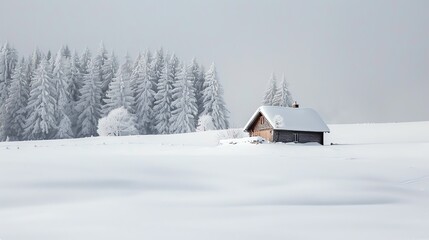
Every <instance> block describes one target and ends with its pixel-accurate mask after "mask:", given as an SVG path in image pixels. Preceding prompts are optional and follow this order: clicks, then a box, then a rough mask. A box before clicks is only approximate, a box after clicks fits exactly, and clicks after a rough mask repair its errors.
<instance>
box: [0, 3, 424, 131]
mask: <svg viewBox="0 0 429 240" xmlns="http://www.w3.org/2000/svg"><path fill="white" fill-rule="evenodd" d="M0 9H1V11H0V42H2V43H4V42H5V41H8V42H9V43H10V44H11V45H13V46H14V47H15V48H17V49H18V51H19V53H20V55H22V54H25V55H27V54H30V53H31V52H32V50H33V49H34V47H36V46H38V47H39V48H40V49H41V50H44V51H46V50H48V49H51V50H52V51H57V49H59V48H60V46H61V45H62V44H68V45H69V46H70V47H71V48H72V49H77V50H78V51H79V52H80V51H82V50H83V49H84V47H86V46H88V47H89V48H90V49H91V50H93V51H96V50H97V48H98V45H99V43H100V41H103V42H104V44H105V45H106V47H107V48H108V49H109V50H114V51H115V52H116V53H117V55H120V56H123V55H125V53H126V52H127V51H128V52H129V53H130V54H131V55H132V56H136V55H137V52H138V51H139V50H145V49H147V48H149V49H157V48H159V47H161V46H162V47H164V49H166V50H168V51H172V52H175V53H176V54H177V55H178V56H179V58H181V59H182V60H191V58H192V57H194V56H195V57H196V58H197V60H198V61H199V62H200V63H203V64H204V65H205V66H207V67H208V66H209V64H210V63H211V62H212V61H214V62H215V63H216V65H217V70H218V73H219V78H220V81H221V82H222V84H223V86H224V88H225V100H226V102H227V105H228V108H229V110H230V111H231V122H232V123H233V125H234V126H236V127H239V126H243V125H244V123H245V122H246V121H247V120H248V118H249V117H250V116H251V114H252V113H253V112H254V111H255V110H256V109H257V107H258V106H259V105H260V103H261V100H262V96H263V93H264V91H265V89H266V87H267V85H268V80H269V77H270V75H271V73H272V72H273V71H274V72H275V73H276V74H277V76H278V78H279V79H280V77H281V75H282V74H283V73H284V74H285V76H286V78H287V80H288V81H289V84H290V90H291V92H292V94H293V96H294V98H295V99H296V100H297V101H298V102H299V103H300V104H301V106H302V107H311V108H314V109H316V110H317V111H319V113H320V114H321V115H322V117H323V118H324V119H325V120H326V122H328V123H355V122H400V121H421V120H429V107H428V103H429V13H428V12H429V1H427V0H421V1H418V0H413V1H410V0H404V1H395V0H389V1H380V0H370V1H363V0H359V1H351V0H347V1H343V0H338V1H333V0H325V1H298V0H297V1H285V0H284V1H268V0H261V1H228V0H213V1H208V0H206V1H203V0H199V1H197V0H195V1H192V0H187V1H185V0H183V1H159V0H154V1H140V0H136V1H131V0H128V1H126V0H120V1H102V0H99V1H96V0H52V1H48V0H45V1H43V0H39V1H37V0H28V1H22V0H0Z"/></svg>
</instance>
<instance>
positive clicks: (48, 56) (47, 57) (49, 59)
mask: <svg viewBox="0 0 429 240" xmlns="http://www.w3.org/2000/svg"><path fill="white" fill-rule="evenodd" d="M51 58H52V53H51V50H48V53H46V60H48V63H49V62H51Z"/></svg>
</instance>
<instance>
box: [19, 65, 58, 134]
mask: <svg viewBox="0 0 429 240" xmlns="http://www.w3.org/2000/svg"><path fill="white" fill-rule="evenodd" d="M55 105H56V100H55V83H54V81H53V80H52V72H51V66H50V64H49V62H48V60H47V59H46V57H44V58H42V61H41V62H40V64H39V67H38V68H37V70H36V74H35V75H34V78H33V80H32V82H31V91H30V97H29V99H28V105H27V114H28V117H27V119H26V123H25V130H24V135H25V138H26V139H29V140H37V139H50V138H52V137H53V136H54V134H55V131H56V126H57V123H56V121H55Z"/></svg>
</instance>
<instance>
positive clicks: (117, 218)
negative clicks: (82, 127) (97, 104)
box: [0, 122, 429, 240]
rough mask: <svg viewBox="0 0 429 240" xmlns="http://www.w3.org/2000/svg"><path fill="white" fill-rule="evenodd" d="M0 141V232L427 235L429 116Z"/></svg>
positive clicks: (15, 239) (13, 235)
mask: <svg viewBox="0 0 429 240" xmlns="http://www.w3.org/2000/svg"><path fill="white" fill-rule="evenodd" d="M330 128H331V131H332V133H331V134H330V135H329V136H327V142H328V143H331V142H333V143H336V144H338V145H332V146H330V145H328V146H317V145H314V144H305V145H301V144H297V145H293V144H292V145H291V144H258V145H255V144H236V145H229V144H226V145H218V138H217V134H218V133H216V132H206V133H193V134H184V135H172V136H134V137H116V138H115V137H110V138H109V137H107V138H88V139H73V140H61V141H57V140H55V141H33V142H5V143H0V239H2V240H20V239H40V240H51V239H52V240H54V239H55V240H57V239H79V240H83V239H91V240H94V239H103V240H110V239H115V240H117V239H148V240H149V239H150V240H156V239H184V240H185V239H186V240H193V239H195V240H197V239H198V240H200V239H204V240H211V239H213V240H219V239H221V240H224V239H231V240H237V239H246V240H253V239H254V240H261V239H269V240H272V239H282V240H284V239H377V240H378V239H389V240H393V239H419V240H422V239H429V122H420V123H401V124H399V123H398V124H362V125H331V126H330Z"/></svg>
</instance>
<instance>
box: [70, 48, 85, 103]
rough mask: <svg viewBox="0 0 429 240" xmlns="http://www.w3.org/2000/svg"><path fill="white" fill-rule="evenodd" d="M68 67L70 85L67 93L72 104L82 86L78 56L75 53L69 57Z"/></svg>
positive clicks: (75, 100) (77, 97)
mask: <svg viewBox="0 0 429 240" xmlns="http://www.w3.org/2000/svg"><path fill="white" fill-rule="evenodd" d="M69 65H70V71H69V74H70V75H69V79H70V85H69V90H68V91H69V93H70V95H71V97H72V100H73V101H74V102H77V100H78V99H79V90H80V89H81V88H82V86H83V74H82V70H81V68H80V60H79V54H78V53H77V52H76V51H75V52H74V54H73V56H72V57H71V59H70V62H69Z"/></svg>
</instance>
